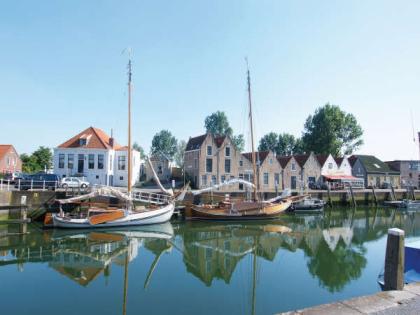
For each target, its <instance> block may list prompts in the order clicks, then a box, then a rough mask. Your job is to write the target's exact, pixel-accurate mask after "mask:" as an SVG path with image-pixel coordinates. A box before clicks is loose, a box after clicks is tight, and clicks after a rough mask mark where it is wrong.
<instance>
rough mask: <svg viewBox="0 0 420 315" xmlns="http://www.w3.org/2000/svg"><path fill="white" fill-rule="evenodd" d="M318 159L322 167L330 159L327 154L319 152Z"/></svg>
mask: <svg viewBox="0 0 420 315" xmlns="http://www.w3.org/2000/svg"><path fill="white" fill-rule="evenodd" d="M316 159H317V160H318V162H319V164H320V165H321V167H323V166H324V164H325V162H326V161H327V159H328V155H326V154H317V155H316Z"/></svg>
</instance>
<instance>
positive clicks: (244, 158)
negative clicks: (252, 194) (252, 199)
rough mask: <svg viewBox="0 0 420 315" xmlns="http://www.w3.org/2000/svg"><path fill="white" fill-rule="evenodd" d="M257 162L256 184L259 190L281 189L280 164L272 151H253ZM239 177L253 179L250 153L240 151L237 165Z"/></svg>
mask: <svg viewBox="0 0 420 315" xmlns="http://www.w3.org/2000/svg"><path fill="white" fill-rule="evenodd" d="M255 157H256V163H257V166H258V167H257V176H258V177H257V185H258V186H259V188H260V191H261V192H275V191H276V187H277V189H281V180H282V179H281V170H282V168H281V165H280V163H279V161H278V160H277V159H276V155H275V154H274V152H272V151H260V152H255ZM238 172H239V174H238V176H239V178H242V179H245V180H247V181H250V182H252V181H253V176H252V175H253V167H252V153H251V152H248V153H242V154H241V158H240V159H239V167H238Z"/></svg>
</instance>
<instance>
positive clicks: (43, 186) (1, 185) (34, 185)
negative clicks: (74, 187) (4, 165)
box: [0, 179, 60, 191]
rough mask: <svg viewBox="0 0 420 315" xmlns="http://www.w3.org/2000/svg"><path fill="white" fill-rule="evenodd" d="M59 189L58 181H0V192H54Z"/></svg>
mask: <svg viewBox="0 0 420 315" xmlns="http://www.w3.org/2000/svg"><path fill="white" fill-rule="evenodd" d="M59 187H60V182H58V181H48V180H33V179H31V180H29V179H27V180H25V179H18V180H10V179H9V180H4V179H0V191H11V190H41V191H45V190H56V189H57V188H59Z"/></svg>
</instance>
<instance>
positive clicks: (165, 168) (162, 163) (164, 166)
mask: <svg viewBox="0 0 420 315" xmlns="http://www.w3.org/2000/svg"><path fill="white" fill-rule="evenodd" d="M150 161H151V162H152V166H153V169H154V170H155V172H156V175H157V177H158V178H159V180H160V181H163V182H165V181H169V180H171V179H172V177H173V169H174V167H175V163H174V162H173V161H171V160H170V159H169V158H168V157H166V156H164V155H162V154H159V155H153V156H151V157H150ZM145 171H146V181H149V180H152V179H154V176H153V170H152V169H151V168H150V164H149V163H148V162H147V163H146V165H145Z"/></svg>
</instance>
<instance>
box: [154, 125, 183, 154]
mask: <svg viewBox="0 0 420 315" xmlns="http://www.w3.org/2000/svg"><path fill="white" fill-rule="evenodd" d="M177 144H178V141H177V140H176V138H175V137H174V136H173V135H172V133H171V132H170V131H168V130H161V131H160V132H158V133H157V134H155V135H154V136H153V139H152V147H151V149H150V151H151V154H152V155H160V154H162V155H164V156H165V157H167V158H169V159H173V158H174V157H175V154H176V152H177Z"/></svg>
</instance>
